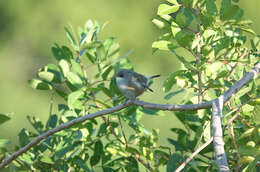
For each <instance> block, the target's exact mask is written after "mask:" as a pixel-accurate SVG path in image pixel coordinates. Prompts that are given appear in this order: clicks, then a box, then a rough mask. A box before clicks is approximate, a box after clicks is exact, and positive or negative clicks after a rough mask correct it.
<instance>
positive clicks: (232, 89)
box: [0, 62, 260, 169]
mask: <svg viewBox="0 0 260 172" xmlns="http://www.w3.org/2000/svg"><path fill="white" fill-rule="evenodd" d="M259 71H260V62H259V63H257V64H256V65H255V67H254V68H252V69H251V70H250V71H249V72H247V73H246V74H245V75H244V76H243V77H242V78H241V79H240V80H239V81H237V82H236V83H235V84H234V85H233V86H232V87H230V89H229V90H228V91H227V92H225V93H224V94H223V95H221V96H222V97H223V103H225V102H226V101H228V100H229V99H230V98H231V96H232V95H233V94H235V93H236V92H237V91H238V90H239V89H241V88H242V87H243V86H244V85H246V84H247V83H248V82H249V81H250V80H252V79H253V78H254V77H255V76H256V75H257V74H258V73H259ZM213 101H216V99H215V100H211V101H208V102H202V103H199V104H187V105H173V104H154V103H148V102H144V101H140V100H133V101H130V100H128V101H126V102H125V103H123V104H120V105H117V106H114V107H112V108H108V109H105V110H101V111H98V112H95V113H92V114H86V115H84V116H82V117H79V118H76V119H74V120H72V121H69V122H67V123H64V124H61V125H60V126H58V127H56V128H53V129H51V130H49V131H47V132H45V133H43V134H41V135H39V136H38V137H36V138H35V139H34V140H32V141H31V142H30V143H28V144H27V145H25V146H24V147H22V148H21V149H19V150H18V151H17V152H14V153H13V154H12V155H11V156H10V157H8V158H6V159H4V160H3V161H2V162H1V164H0V169H3V168H4V167H5V166H6V165H7V164H9V163H10V162H12V161H13V160H14V159H16V158H17V157H18V156H20V155H21V154H23V153H25V152H26V151H28V150H29V149H30V148H31V147H33V146H34V145H36V144H38V143H39V142H41V141H42V140H43V139H45V138H47V137H48V136H50V135H52V134H54V133H57V132H59V131H61V130H63V129H65V128H69V127H71V126H72V125H75V124H79V123H82V122H84V121H86V120H89V119H93V118H96V117H99V116H103V115H106V114H111V113H114V112H117V111H119V110H121V109H123V108H125V107H128V106H130V105H133V104H135V105H138V106H142V107H144V108H151V109H158V110H169V111H188V110H198V109H207V108H210V107H211V106H212V102H213Z"/></svg>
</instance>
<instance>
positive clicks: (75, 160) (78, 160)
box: [72, 154, 93, 172]
mask: <svg viewBox="0 0 260 172" xmlns="http://www.w3.org/2000/svg"><path fill="white" fill-rule="evenodd" d="M85 155H86V154H85ZM85 159H86V158H85ZM72 162H73V163H74V164H76V165H77V166H78V167H79V168H81V169H84V171H86V172H93V171H92V170H90V169H89V167H88V166H87V162H85V161H84V160H82V158H81V157H79V156H75V157H73V159H72Z"/></svg>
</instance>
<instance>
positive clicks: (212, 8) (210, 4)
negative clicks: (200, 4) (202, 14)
mask: <svg viewBox="0 0 260 172" xmlns="http://www.w3.org/2000/svg"><path fill="white" fill-rule="evenodd" d="M206 9H207V12H208V14H209V15H217V14H218V9H217V6H216V4H215V1H214V0H206Z"/></svg>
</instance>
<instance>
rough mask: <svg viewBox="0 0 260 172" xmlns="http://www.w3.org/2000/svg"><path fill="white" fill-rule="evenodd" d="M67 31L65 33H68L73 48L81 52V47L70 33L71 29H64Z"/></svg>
mask: <svg viewBox="0 0 260 172" xmlns="http://www.w3.org/2000/svg"><path fill="white" fill-rule="evenodd" d="M64 29H65V32H66V36H67V38H68V40H69V42H70V44H71V45H72V47H73V48H74V49H75V50H79V47H78V45H77V43H76V41H75V38H74V36H73V35H72V34H71V32H70V31H69V29H68V28H67V27H64Z"/></svg>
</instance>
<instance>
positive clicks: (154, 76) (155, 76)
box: [150, 75, 161, 79]
mask: <svg viewBox="0 0 260 172" xmlns="http://www.w3.org/2000/svg"><path fill="white" fill-rule="evenodd" d="M160 76H161V75H153V76H150V79H152V78H157V77H160Z"/></svg>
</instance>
